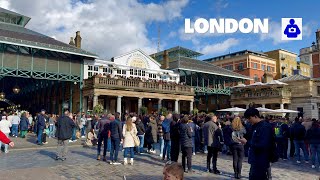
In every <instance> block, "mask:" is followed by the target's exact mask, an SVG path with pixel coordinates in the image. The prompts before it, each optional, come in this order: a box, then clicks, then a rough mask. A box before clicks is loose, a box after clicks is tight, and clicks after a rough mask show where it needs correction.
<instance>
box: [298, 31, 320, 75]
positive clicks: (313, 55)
mask: <svg viewBox="0 0 320 180" xmlns="http://www.w3.org/2000/svg"><path fill="white" fill-rule="evenodd" d="M299 57H300V62H303V63H305V64H308V65H310V71H311V77H313V78H320V29H318V30H317V32H316V42H313V43H312V46H309V47H305V48H302V49H300V54H299Z"/></svg>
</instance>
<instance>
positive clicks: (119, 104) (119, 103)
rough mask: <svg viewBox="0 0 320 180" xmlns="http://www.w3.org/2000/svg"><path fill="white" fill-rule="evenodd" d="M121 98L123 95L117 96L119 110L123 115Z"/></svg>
mask: <svg viewBox="0 0 320 180" xmlns="http://www.w3.org/2000/svg"><path fill="white" fill-rule="evenodd" d="M121 98H122V96H118V97H117V112H119V113H120V115H121Z"/></svg>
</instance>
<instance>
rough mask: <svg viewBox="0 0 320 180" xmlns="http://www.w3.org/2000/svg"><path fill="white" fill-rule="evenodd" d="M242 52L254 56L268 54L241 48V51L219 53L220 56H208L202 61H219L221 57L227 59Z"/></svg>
mask: <svg viewBox="0 0 320 180" xmlns="http://www.w3.org/2000/svg"><path fill="white" fill-rule="evenodd" d="M244 54H251V55H256V56H263V57H268V55H267V54H264V53H263V52H258V51H251V50H242V51H237V52H233V53H229V54H225V55H221V56H216V57H212V58H209V59H205V60H203V61H209V62H212V61H219V60H223V59H227V58H232V57H236V56H241V55H244Z"/></svg>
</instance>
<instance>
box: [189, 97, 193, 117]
mask: <svg viewBox="0 0 320 180" xmlns="http://www.w3.org/2000/svg"><path fill="white" fill-rule="evenodd" d="M192 111H193V100H192V101H190V113H191V114H192Z"/></svg>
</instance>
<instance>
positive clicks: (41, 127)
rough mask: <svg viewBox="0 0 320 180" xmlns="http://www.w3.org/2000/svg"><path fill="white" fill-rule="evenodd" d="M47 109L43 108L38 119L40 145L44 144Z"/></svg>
mask: <svg viewBox="0 0 320 180" xmlns="http://www.w3.org/2000/svg"><path fill="white" fill-rule="evenodd" d="M45 113H46V111H45V110H44V109H42V110H41V113H40V114H39V115H38V117H37V119H38V122H37V130H38V134H37V135H38V141H37V142H38V145H43V144H42V134H43V131H44V129H45V128H46V118H45Z"/></svg>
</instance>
